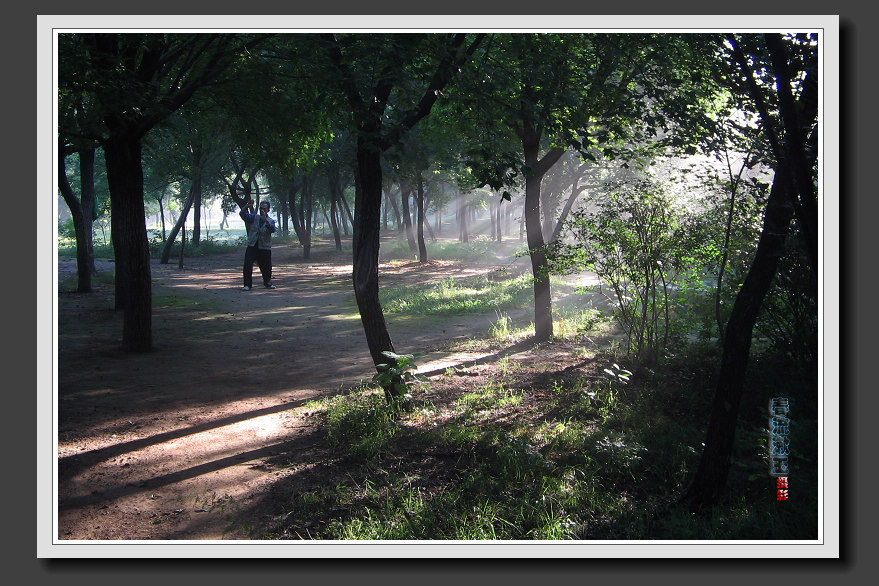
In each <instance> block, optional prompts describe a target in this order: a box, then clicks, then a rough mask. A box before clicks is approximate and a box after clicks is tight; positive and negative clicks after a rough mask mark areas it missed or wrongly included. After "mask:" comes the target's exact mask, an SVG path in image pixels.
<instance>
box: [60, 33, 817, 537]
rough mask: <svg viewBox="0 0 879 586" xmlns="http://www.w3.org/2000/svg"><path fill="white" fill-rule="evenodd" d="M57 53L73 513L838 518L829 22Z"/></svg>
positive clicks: (768, 525)
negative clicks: (264, 265)
mask: <svg viewBox="0 0 879 586" xmlns="http://www.w3.org/2000/svg"><path fill="white" fill-rule="evenodd" d="M55 43H56V46H55V50H56V58H57V88H56V90H57V91H56V93H57V98H56V102H55V103H56V106H57V127H56V128H55V134H56V140H57V149H56V152H55V154H56V155H57V161H55V164H56V174H57V198H56V199H57V218H56V220H57V236H56V239H55V242H56V246H55V249H56V252H57V267H56V269H57V281H56V290H55V292H54V296H55V297H56V298H57V305H56V311H55V316H54V319H55V341H56V344H57V357H56V360H57V381H56V386H55V389H54V393H55V410H56V412H55V414H54V415H55V418H56V420H55V422H54V435H55V449H56V454H55V458H56V460H55V466H56V467H55V471H54V475H55V481H56V486H57V502H56V503H55V506H56V510H55V527H54V530H55V532H56V534H55V535H54V539H56V540H58V541H59V542H71V543H73V542H104V541H122V542H141V541H149V542H161V541H236V542H238V541H240V542H246V541H260V542H281V541H321V542H338V541H343V542H373V541H377V542H387V541H401V542H409V541H412V542H431V541H443V542H471V541H472V542H482V543H487V542H518V541H523V542H538V541H540V542H542V541H558V542H560V543H566V542H576V541H584V542H589V541H618V542H627V541H638V542H643V541H647V542H657V543H659V542H665V541H691V540H696V541H735V540H745V541H755V540H774V541H815V540H818V539H819V538H820V534H819V533H820V531H819V528H820V525H821V507H822V503H821V500H822V499H821V482H822V479H821V473H820V470H821V464H822V458H823V454H822V447H821V445H820V444H819V437H820V430H821V426H822V400H823V398H822V384H823V383H822V380H821V376H820V374H819V371H820V367H821V355H822V344H823V343H824V341H823V339H822V323H821V320H820V319H819V308H820V303H819V301H820V300H819V297H820V295H819V292H820V291H821V290H822V282H821V278H820V272H819V269H820V268H821V263H822V262H823V253H822V249H821V246H820V245H819V241H820V239H821V212H820V209H821V205H822V202H821V197H822V194H823V191H822V183H821V164H822V161H821V160H820V157H819V152H820V148H819V145H820V141H821V140H822V135H821V130H822V117H821V116H822V112H821V108H820V96H821V76H822V71H819V63H821V50H822V45H821V38H820V35H819V34H818V32H815V31H811V30H803V31H798V30H794V31H789V32H778V31H772V32H729V33H726V32H688V33H680V32H662V31H658V32H558V33H550V32H533V33H532V32H494V31H491V32H381V33H378V32H375V33H372V32H370V33H362V32H336V33H333V32H317V31H316V32H295V33H285V32H262V31H255V32H234V31H233V32H138V31H135V32H128V31H126V32H106V31H83V32H75V31H74V32H68V31H62V32H58V33H56V37H55ZM262 202H268V203H269V211H268V215H269V216H270V217H271V218H273V219H274V221H275V225H276V228H277V229H276V231H275V232H274V233H273V234H272V237H271V265H272V277H271V284H272V286H273V288H266V287H264V286H263V282H262V280H261V278H260V277H261V275H262V273H261V270H260V269H259V268H258V267H256V266H254V268H253V287H252V289H250V290H244V289H243V286H244V285H246V284H247V283H246V282H245V281H244V280H243V275H242V265H243V264H244V262H245V249H246V248H247V245H248V229H249V227H250V225H251V224H250V222H251V221H255V220H250V219H247V218H246V217H244V216H241V215H240V212H242V211H245V210H253V209H256V206H258V204H260V203H262Z"/></svg>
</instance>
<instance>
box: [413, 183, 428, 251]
mask: <svg viewBox="0 0 879 586" xmlns="http://www.w3.org/2000/svg"><path fill="white" fill-rule="evenodd" d="M417 181H418V183H417V191H416V193H415V222H416V226H417V227H418V231H417V232H418V233H417V238H418V262H420V263H422V264H424V263H426V262H427V245H425V244H424V180H423V179H422V177H421V171H418V175H417Z"/></svg>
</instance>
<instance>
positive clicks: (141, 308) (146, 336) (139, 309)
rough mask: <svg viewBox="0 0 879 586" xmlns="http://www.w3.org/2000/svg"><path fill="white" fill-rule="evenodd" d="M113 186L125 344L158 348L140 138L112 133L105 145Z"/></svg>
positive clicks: (143, 348)
mask: <svg viewBox="0 0 879 586" xmlns="http://www.w3.org/2000/svg"><path fill="white" fill-rule="evenodd" d="M104 156H105V158H106V162H107V182H108V184H109V186H110V193H111V194H112V198H111V213H112V220H113V244H114V246H115V247H116V250H115V253H116V282H117V287H116V293H117V296H118V295H120V294H121V295H122V298H121V299H118V298H117V300H116V306H117V308H119V307H120V305H121V309H122V311H123V312H124V317H123V324H122V348H123V350H125V351H128V352H148V351H150V350H152V346H153V333H152V275H151V272H150V249H149V242H148V241H147V232H146V219H145V216H144V210H143V166H142V162H141V142H140V139H139V138H129V137H127V136H125V135H122V136H118V135H111V137H110V139H109V140H107V142H106V144H105V145H104Z"/></svg>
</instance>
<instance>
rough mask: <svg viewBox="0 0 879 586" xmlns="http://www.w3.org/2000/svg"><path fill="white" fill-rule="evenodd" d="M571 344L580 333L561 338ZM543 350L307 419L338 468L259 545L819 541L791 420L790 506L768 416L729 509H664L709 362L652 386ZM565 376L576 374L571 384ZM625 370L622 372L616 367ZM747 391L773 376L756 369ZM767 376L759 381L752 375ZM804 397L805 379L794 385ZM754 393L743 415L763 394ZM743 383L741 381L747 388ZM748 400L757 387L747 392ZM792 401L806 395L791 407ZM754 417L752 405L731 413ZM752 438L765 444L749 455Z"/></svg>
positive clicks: (806, 447) (741, 466) (695, 454)
mask: <svg viewBox="0 0 879 586" xmlns="http://www.w3.org/2000/svg"><path fill="white" fill-rule="evenodd" d="M573 329H577V328H573ZM582 345H583V339H582V338H580V339H578V338H572V339H570V340H569V341H568V342H554V343H553V344H552V347H553V348H552V350H553V354H552V356H553V358H554V359H556V360H559V359H561V358H562V357H564V356H567V357H568V359H567V362H563V363H559V364H556V365H555V367H553V368H548V367H547V364H546V363H545V360H543V359H541V358H539V357H535V358H533V359H531V360H528V359H525V358H523V357H521V356H520V357H517V359H516V361H515V367H512V366H511V364H512V362H511V361H510V360H509V359H507V360H503V359H501V360H499V361H498V362H497V363H494V364H491V365H480V366H478V367H473V368H472V369H469V370H465V371H463V372H462V371H460V370H454V369H449V370H448V371H447V372H446V373H445V374H443V375H440V376H438V377H435V378H434V379H433V380H432V382H431V383H430V385H429V386H427V387H424V388H422V389H420V390H419V392H416V393H413V394H414V395H415V399H416V403H417V405H416V407H415V408H414V409H412V410H411V411H409V412H403V413H399V414H397V415H396V416H392V415H390V414H389V411H388V409H387V408H386V405H385V404H384V399H383V397H382V396H381V394H380V392H379V391H377V389H370V388H368V387H364V388H360V389H357V390H356V391H354V392H352V393H350V394H347V395H344V396H339V397H334V398H332V399H328V400H326V401H324V402H322V403H321V404H320V405H319V406H318V407H317V408H316V410H317V412H318V413H319V414H320V417H321V421H322V422H323V423H322V425H323V429H324V431H325V438H326V442H327V445H328V447H329V448H330V449H331V452H332V454H333V457H334V458H337V462H338V464H330V469H329V470H328V471H327V478H326V479H325V481H323V482H321V483H320V484H319V486H309V487H307V488H305V489H304V490H303V489H299V490H291V492H290V496H289V500H288V502H287V503H286V505H285V507H284V509H283V510H282V511H280V512H279V514H278V516H277V517H276V523H275V524H274V526H273V527H272V528H271V530H269V531H267V532H266V533H265V534H264V535H262V536H261V537H262V538H267V539H291V538H292V539H300V538H302V539H346V540H388V539H394V540H424V539H431V540H599V539H600V540H605V539H607V540H655V539H667V540H688V539H694V540H703V539H741V540H752V539H815V538H816V537H817V502H818V501H817V486H818V477H817V459H816V453H817V442H816V441H814V440H813V439H812V436H813V435H814V431H815V430H814V429H813V428H812V425H813V423H815V422H814V421H812V420H811V415H810V414H809V413H808V412H807V411H806V410H805V409H802V408H801V410H800V411H799V413H800V415H801V419H799V420H798V424H799V427H798V431H796V432H795V433H793V434H792V436H791V442H792V444H796V450H795V451H794V452H793V453H794V454H795V455H796V456H795V458H794V462H795V463H796V467H795V470H793V471H792V474H791V477H792V482H793V481H794V480H793V478H794V477H795V478H796V479H797V480H796V481H795V482H796V484H795V486H796V492H797V501H796V502H795V503H792V502H786V503H779V502H776V501H775V498H774V486H773V482H774V480H773V479H772V478H771V477H770V476H769V475H768V467H767V465H766V461H765V456H766V453H765V452H766V445H765V429H763V428H761V425H764V426H765V422H763V421H762V419H764V418H765V413H762V412H758V413H750V412H748V413H743V416H742V418H741V422H740V424H741V430H740V433H737V436H736V449H735V454H734V464H733V468H732V470H731V474H730V481H729V496H728V498H727V499H726V500H725V501H724V502H722V503H720V504H718V505H717V506H716V507H715V508H714V509H712V510H710V511H704V512H702V513H701V514H694V513H693V512H691V511H690V510H688V509H686V508H685V507H682V506H678V505H677V504H676V500H675V499H676V496H677V495H679V494H680V493H681V491H682V490H683V488H684V487H685V486H686V483H687V482H688V479H689V478H690V477H691V476H692V474H693V472H694V471H695V467H696V465H697V464H698V459H699V454H700V453H701V442H702V441H704V431H705V428H704V426H705V421H706V416H705V414H706V413H707V407H708V404H709V403H710V398H711V394H710V392H706V384H710V382H706V378H710V375H708V374H706V373H710V372H713V371H714V370H715V368H716V357H714V356H712V355H710V354H706V353H702V352H699V351H698V350H694V351H693V352H692V353H690V354H686V353H680V354H679V355H678V357H677V358H676V359H675V360H674V361H668V362H666V363H665V364H663V365H662V366H661V368H657V369H656V371H649V370H646V369H636V370H635V372H634V373H633V375H632V377H631V379H630V381H629V383H628V384H623V383H622V382H621V381H620V380H619V379H618V378H613V377H611V376H609V375H608V374H607V373H606V372H605V368H607V369H608V370H611V371H613V368H612V364H613V362H615V361H618V360H619V357H618V356H616V355H610V354H606V353H604V352H603V351H602V350H601V349H600V348H598V349H595V351H594V352H591V353H590V354H589V355H588V357H587V358H586V360H587V362H588V365H582V362H583V360H584V355H583V354H582V353H579V352H577V349H578V348H582ZM571 364H576V365H577V366H578V368H567V366H570V365H571ZM622 367H623V368H624V367H625V365H622ZM758 368H759V369H760V370H759V371H758V372H755V373H754V374H753V378H754V380H760V379H761V377H764V375H765V372H774V371H775V369H777V368H778V365H777V364H772V363H770V362H766V363H758ZM764 369H766V370H765V372H764ZM804 381H805V382H808V377H806V378H805V379H804ZM804 381H798V380H796V378H795V377H793V378H791V377H789V379H788V382H787V386H786V387H784V388H778V387H774V388H770V387H769V383H773V384H774V383H777V382H778V381H776V380H774V379H771V380H768V381H767V383H766V388H762V389H759V388H758V389H757V390H755V393H756V394H757V396H756V397H754V398H753V402H754V404H755V405H756V404H759V403H762V401H763V396H762V395H765V394H766V393H780V392H785V393H790V394H791V396H794V393H795V392H796V391H798V385H800V384H802V383H803V382H804ZM751 382H753V381H751ZM756 386H757V387H760V386H761V385H759V384H758V385H756ZM800 394H801V395H802V393H800ZM743 407H744V409H746V410H747V409H750V407H751V404H750V401H749V402H747V404H745V405H743ZM761 438H764V441H762V442H761Z"/></svg>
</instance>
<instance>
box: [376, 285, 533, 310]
mask: <svg viewBox="0 0 879 586" xmlns="http://www.w3.org/2000/svg"><path fill="white" fill-rule="evenodd" d="M379 295H380V301H381V304H382V307H383V308H384V310H385V313H387V314H391V315H393V314H400V315H413V314H414V315H460V314H465V313H485V312H491V311H498V310H501V309H502V310H510V309H514V308H522V307H528V305H529V303H530V302H531V296H532V285H531V277H529V276H518V277H511V276H506V275H497V276H495V277H494V278H490V277H489V276H488V275H477V276H472V277H462V278H457V279H456V278H453V277H448V278H446V279H442V280H440V281H438V282H435V283H432V284H430V285H429V286H427V287H425V286H424V285H420V284H419V285H399V286H396V287H387V288H382V290H381V291H380V293H379Z"/></svg>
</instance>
